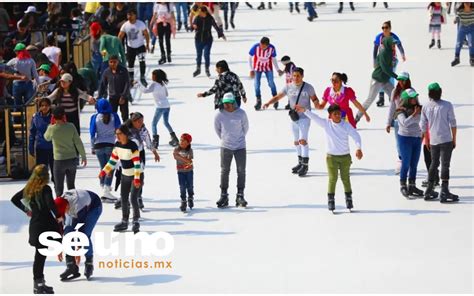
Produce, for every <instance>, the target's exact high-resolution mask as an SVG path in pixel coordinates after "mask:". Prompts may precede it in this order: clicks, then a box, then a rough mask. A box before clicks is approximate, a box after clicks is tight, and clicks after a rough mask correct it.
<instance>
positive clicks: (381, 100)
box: [377, 92, 385, 107]
mask: <svg viewBox="0 0 474 296" xmlns="http://www.w3.org/2000/svg"><path fill="white" fill-rule="evenodd" d="M384 104H385V97H384V93H383V92H380V93H379V100H378V101H377V107H383V105H384Z"/></svg>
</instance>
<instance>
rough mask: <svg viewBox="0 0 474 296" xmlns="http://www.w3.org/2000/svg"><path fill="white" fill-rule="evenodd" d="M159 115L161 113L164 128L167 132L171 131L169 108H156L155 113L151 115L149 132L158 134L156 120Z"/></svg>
mask: <svg viewBox="0 0 474 296" xmlns="http://www.w3.org/2000/svg"><path fill="white" fill-rule="evenodd" d="M161 115H163V120H164V124H165V126H166V128H167V129H168V132H170V133H172V132H173V128H172V127H171V125H170V123H169V117H170V108H156V109H155V115H154V116H153V121H152V122H151V132H152V134H153V135H158V131H157V129H156V126H157V125H158V122H159V121H160V119H161Z"/></svg>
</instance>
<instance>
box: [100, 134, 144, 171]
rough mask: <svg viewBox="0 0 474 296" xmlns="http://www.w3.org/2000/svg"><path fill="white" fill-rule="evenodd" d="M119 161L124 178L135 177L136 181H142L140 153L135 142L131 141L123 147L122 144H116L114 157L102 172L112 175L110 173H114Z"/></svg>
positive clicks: (111, 157)
mask: <svg viewBox="0 0 474 296" xmlns="http://www.w3.org/2000/svg"><path fill="white" fill-rule="evenodd" d="M119 160H120V164H121V166H122V174H123V175H124V176H128V177H132V176H133V178H134V179H135V180H140V174H141V166H140V152H139V151H138V146H137V144H135V142H133V141H132V140H129V141H128V142H127V144H125V145H122V144H121V143H120V142H117V143H115V147H114V149H113V150H112V155H111V156H110V159H109V161H108V162H107V164H106V165H105V167H104V168H103V169H102V170H103V171H104V172H105V173H106V174H110V172H112V171H113V170H114V169H115V167H116V166H117V162H118V161H119Z"/></svg>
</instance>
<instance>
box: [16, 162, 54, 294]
mask: <svg viewBox="0 0 474 296" xmlns="http://www.w3.org/2000/svg"><path fill="white" fill-rule="evenodd" d="M48 183H49V174H48V167H47V166H45V165H44V164H40V165H37V166H36V167H35V168H34V169H33V172H32V173H31V176H30V178H29V179H28V182H27V183H26V185H25V187H24V188H23V189H22V190H20V191H19V192H17V193H16V194H15V195H14V196H13V197H12V199H11V201H12V203H13V204H14V205H15V206H16V207H17V208H19V209H20V210H21V211H23V212H24V213H25V214H26V215H27V216H28V217H30V226H29V239H28V242H29V244H30V245H31V246H32V247H34V248H35V250H36V251H35V259H34V261H33V281H34V285H33V293H34V294H54V291H53V287H50V286H46V283H45V281H44V263H45V262H46V256H43V255H41V253H40V252H39V251H38V249H42V248H46V246H43V245H42V244H41V243H40V242H39V236H40V235H41V234H42V233H43V232H45V231H54V232H59V231H60V229H59V225H58V223H57V221H56V219H55V218H59V215H58V213H57V211H56V207H55V205H54V199H53V192H52V190H51V187H49V186H48Z"/></svg>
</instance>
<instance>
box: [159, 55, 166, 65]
mask: <svg viewBox="0 0 474 296" xmlns="http://www.w3.org/2000/svg"><path fill="white" fill-rule="evenodd" d="M164 63H166V56H165V55H164V54H161V59H160V60H159V61H158V64H159V65H163V64H164Z"/></svg>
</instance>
